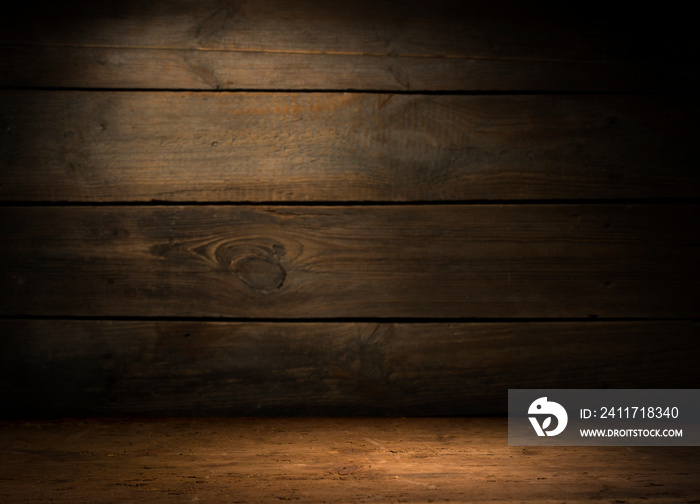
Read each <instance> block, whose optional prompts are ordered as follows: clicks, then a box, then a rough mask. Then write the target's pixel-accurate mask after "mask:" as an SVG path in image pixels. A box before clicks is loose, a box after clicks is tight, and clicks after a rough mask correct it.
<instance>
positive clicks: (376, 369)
mask: <svg viewBox="0 0 700 504" xmlns="http://www.w3.org/2000/svg"><path fill="white" fill-rule="evenodd" d="M0 331H1V333H2V334H3V349H4V350H3V352H2V357H0V364H1V365H0V385H1V386H2V389H3V391H4V392H3V397H4V399H3V403H4V405H3V411H4V413H3V416H4V417H8V416H9V417H19V418H23V417H25V418H26V417H61V416H80V417H84V416H94V415H108V416H114V415H118V416H123V415H136V416H144V415H147V416H171V415H187V416H211V415H290V414H292V415H299V414H304V415H380V416H384V415H420V416H435V415H483V414H496V415H504V414H506V413H507V391H508V389H509V388H685V387H687V386H688V384H693V383H697V382H698V380H700V368H698V366H697V365H696V362H695V361H696V358H697V355H698V352H699V351H700V338H698V334H699V333H700V325H699V324H698V323H693V322H543V323H532V322H531V323H522V322H521V323H443V324H440V323H422V324H404V323H264V322H244V323H232V322H166V321H163V322H144V321H141V322H138V321H135V322H134V321H132V322H129V321H85V320H83V321H80V320H78V321H68V320H19V321H8V320H5V321H1V322H0Z"/></svg>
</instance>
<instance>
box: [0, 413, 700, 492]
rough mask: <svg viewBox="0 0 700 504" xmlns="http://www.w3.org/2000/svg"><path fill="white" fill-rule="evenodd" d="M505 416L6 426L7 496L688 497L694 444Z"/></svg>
mask: <svg viewBox="0 0 700 504" xmlns="http://www.w3.org/2000/svg"><path fill="white" fill-rule="evenodd" d="M507 430H508V429H507V425H506V420H505V419H503V418H303V419H298V418H297V419H295V418H255V419H249V418H235V419H233V418H226V419H221V418H214V419H212V418H209V419H158V420H156V419H153V420H148V419H145V420H144V419H128V420H127V419H124V420H113V419H110V420H98V419H92V420H62V421H52V422H36V421H32V422H3V423H1V424H0V449H1V450H2V453H3V456H2V458H0V471H1V473H2V475H3V485H2V495H3V497H5V499H6V501H8V502H22V503H28V504H38V503H42V504H43V503H44V502H46V501H47V498H49V496H50V499H51V501H52V502H54V503H56V504H66V503H69V504H74V503H76V502H130V503H134V504H139V503H148V504H173V503H175V504H180V503H191V502H197V501H200V502H207V503H212V504H224V503H225V504H229V503H231V502H232V501H233V500H235V501H237V502H240V503H257V504H279V502H280V501H283V502H285V501H299V502H305V503H319V504H320V503H327V504H340V503H342V504H362V503H366V502H410V503H415V504H427V503H430V502H448V503H455V502H460V503H462V502H474V503H486V502H488V503H494V502H498V503H500V504H523V503H526V504H543V503H547V504H550V503H562V502H566V503H569V504H590V503H591V502H603V503H610V504H612V503H622V502H644V503H650V504H677V503H680V502H682V503H693V501H695V500H697V495H699V494H700V483H699V482H698V478H697V476H696V471H695V469H694V468H696V467H697V448H695V447H676V446H674V447H663V446H654V447H609V446H606V447H546V448H537V447H527V448H523V447H514V446H508V439H507Z"/></svg>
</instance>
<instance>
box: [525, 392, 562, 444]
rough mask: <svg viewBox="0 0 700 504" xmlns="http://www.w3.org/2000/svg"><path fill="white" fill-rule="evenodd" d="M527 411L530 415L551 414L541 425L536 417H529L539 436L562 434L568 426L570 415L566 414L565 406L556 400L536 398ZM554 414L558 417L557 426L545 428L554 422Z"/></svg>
mask: <svg viewBox="0 0 700 504" xmlns="http://www.w3.org/2000/svg"><path fill="white" fill-rule="evenodd" d="M527 413H528V415H550V416H548V417H547V418H545V419H544V422H542V425H541V426H540V423H539V421H538V420H537V418H536V417H528V418H529V419H530V423H531V424H532V427H533V428H534V429H535V432H536V433H537V435H538V436H545V435H546V436H556V435H557V434H561V432H562V431H563V430H564V429H565V428H566V423H567V422H568V421H569V415H567V414H566V410H565V409H564V407H563V406H562V405H561V404H559V403H555V402H554V401H548V400H547V398H546V397H540V398H539V399H535V401H534V402H533V403H532V404H531V405H530V409H528V410H527ZM552 416H554V417H556V419H557V428H556V429H553V430H545V429H546V428H547V427H549V425H550V424H551V423H552Z"/></svg>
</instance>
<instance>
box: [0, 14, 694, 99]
mask: <svg viewBox="0 0 700 504" xmlns="http://www.w3.org/2000/svg"><path fill="white" fill-rule="evenodd" d="M594 3H595V2H594ZM594 3H591V2H586V3H580V4H577V3H576V2H573V3H567V4H565V5H564V4H561V5H560V4H557V5H553V4H547V5H539V6H538V5H533V4H523V3H522V2H517V1H505V2H504V1H501V2H485V1H478V2H454V1H442V0H438V1H433V2H428V3H426V2H418V1H408V2H407V1H402V2H398V1H369V0H362V1H359V2H353V3H352V4H350V3H337V2H336V3H329V2H322V1H319V0H294V1H291V2H290V1H281V0H267V1H259V0H242V1H225V2H222V1H219V0H205V1H196V2H195V1H172V0H158V1H153V2H146V3H144V2H124V1H120V0H113V1H107V2H88V1H72V2H71V1H67V2H61V4H60V5H59V4H56V3H55V2H41V1H40V2H36V1H35V2H31V1H30V2H26V3H24V4H22V5H18V7H19V9H13V10H15V11H19V12H15V13H11V12H8V13H6V14H5V16H3V18H4V19H3V20H2V21H3V23H2V29H1V30H0V43H2V44H3V54H4V56H3V58H0V62H1V66H0V83H1V84H4V85H22V86H37V85H38V86H69V87H73V86H76V87H93V88H94V87H111V86H115V87H121V88H173V89H183V88H184V89H195V88H196V89H243V88H247V89H312V88H314V89H374V90H483V89H491V90H494V89H499V90H512V89H519V90H533V89H534V90H608V91H610V90H612V91H618V90H659V89H673V90H678V89H685V90H695V89H696V88H697V83H698V80H699V77H700V75H699V74H700V73H699V72H698V71H697V67H696V65H694V63H693V61H694V60H693V57H694V54H695V49H696V47H697V41H696V40H695V39H694V37H692V33H693V31H692V29H693V28H694V27H693V26H692V25H691V24H690V20H689V19H685V18H684V17H683V16H677V15H675V12H673V13H671V12H670V10H669V12H668V13H666V12H664V11H663V10H659V9H655V10H654V11H653V12H652V11H650V10H649V11H647V10H645V9H634V10H633V11H631V10H625V11H622V10H621V11H620V13H619V14H616V13H614V12H612V11H611V10H610V9H607V10H606V11H605V16H601V15H600V7H605V6H600V7H598V8H596V6H595V5H594ZM650 24H651V25H653V26H654V27H655V29H654V30H649V29H648V26H650Z"/></svg>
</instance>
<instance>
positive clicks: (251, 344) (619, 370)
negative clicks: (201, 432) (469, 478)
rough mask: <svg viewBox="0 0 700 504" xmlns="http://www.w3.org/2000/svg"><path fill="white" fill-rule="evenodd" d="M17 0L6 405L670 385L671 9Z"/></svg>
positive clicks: (679, 334)
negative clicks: (19, 1)
mask: <svg viewBox="0 0 700 504" xmlns="http://www.w3.org/2000/svg"><path fill="white" fill-rule="evenodd" d="M21 7H22V9H23V10H21V11H20V12H18V13H16V14H14V15H6V16H4V19H3V20H2V28H1V30H0V46H1V48H2V56H1V57H0V86H2V90H0V170H1V171H2V179H1V180H0V204H1V205H2V206H1V207H0V229H1V230H2V240H1V241H0V263H1V264H2V265H1V266H0V334H1V337H2V341H1V343H0V344H1V345H2V352H1V353H0V385H1V386H2V389H3V396H4V400H3V403H4V406H3V409H4V413H3V416H9V417H22V416H60V415H159V416H162V415H232V414H236V415H278V414H313V415H326V414H331V415H333V414H341V415H348V414H349V415H352V414H362V415H483V414H503V413H505V408H506V396H507V389H508V388H525V387H530V388H537V387H542V388H544V387H550V388H599V387H600V388H696V387H698V384H699V383H700V371H699V370H698V369H699V368H698V366H697V364H696V360H697V355H698V352H699V351H700V343H699V342H698V336H700V331H699V329H700V325H699V323H698V322H699V320H700V296H698V294H697V288H698V287H697V286H698V285H699V284H700V269H699V268H698V258H699V257H700V254H699V252H700V233H699V232H698V231H700V225H699V223H700V220H699V217H700V211H699V207H698V196H699V192H698V190H699V189H700V169H699V167H700V154H698V148H697V146H698V138H700V116H699V115H698V112H700V101H698V100H697V94H695V91H696V90H697V89H698V87H697V86H698V84H699V83H700V79H699V75H700V74H699V72H698V68H697V63H696V61H695V57H696V56H695V54H696V52H695V49H696V48H695V47H694V46H693V44H692V41H693V37H692V33H691V32H688V31H686V28H687V25H688V23H684V20H683V19H680V18H683V16H682V15H679V14H678V13H677V12H675V11H674V12H673V13H672V12H670V9H669V10H668V12H665V13H661V14H660V13H659V12H657V11H655V12H648V13H647V12H643V11H635V12H633V13H630V12H626V13H622V14H617V13H614V12H608V11H607V10H604V9H603V10H601V9H600V8H599V7H600V6H596V5H595V4H591V3H586V4H583V3H581V4H575V5H574V4H569V3H566V7H561V6H559V7H557V6H552V5H549V6H547V8H546V9H545V8H544V7H542V6H537V5H535V4H532V3H528V2H515V1H505V2H498V3H494V2H446V1H442V0H436V1H431V2H425V1H422V2H413V1H403V2H387V1H366V2H365V1H360V2H346V3H343V4H342V5H340V4H337V3H335V2H327V1H326V2H320V1H313V0H293V1H286V2H284V1H281V0H264V1H254V0H239V1H237V0H230V1H219V0H206V1H194V0H155V1H152V2H136V1H134V2H130V1H116V0H114V1H107V2H87V1H85V2H73V3H67V4H66V3H62V2H50V3H49V2H46V3H41V2H31V1H30V2H24V3H22V6H21ZM637 8H638V7H637ZM650 23H655V24H650ZM669 23H671V24H670V25H669ZM650 26H656V27H657V28H656V29H654V30H652V29H650V28H649V27H650Z"/></svg>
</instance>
